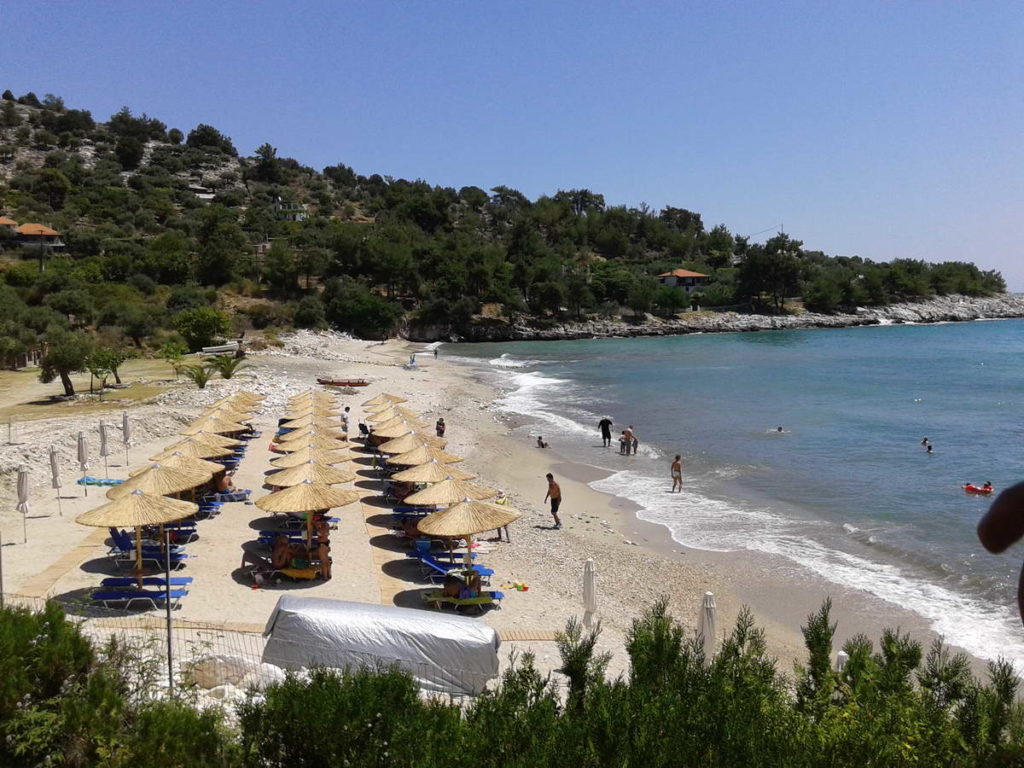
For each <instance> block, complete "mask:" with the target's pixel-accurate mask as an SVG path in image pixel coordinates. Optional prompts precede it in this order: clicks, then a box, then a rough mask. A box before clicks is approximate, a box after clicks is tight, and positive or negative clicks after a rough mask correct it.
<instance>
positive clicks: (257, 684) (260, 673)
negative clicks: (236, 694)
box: [239, 664, 285, 691]
mask: <svg viewBox="0 0 1024 768" xmlns="http://www.w3.org/2000/svg"><path fill="white" fill-rule="evenodd" d="M284 679H285V673H284V670H283V669H281V668H280V667H275V666H274V665H273V664H260V665H259V666H258V667H257V668H256V669H254V670H252V671H251V672H249V673H248V674H246V676H245V677H243V678H242V681H241V682H240V683H239V687H240V688H243V689H245V690H248V689H249V688H256V689H257V690H261V691H262V690H263V689H264V688H266V687H267V686H268V685H274V684H276V683H283V682H284Z"/></svg>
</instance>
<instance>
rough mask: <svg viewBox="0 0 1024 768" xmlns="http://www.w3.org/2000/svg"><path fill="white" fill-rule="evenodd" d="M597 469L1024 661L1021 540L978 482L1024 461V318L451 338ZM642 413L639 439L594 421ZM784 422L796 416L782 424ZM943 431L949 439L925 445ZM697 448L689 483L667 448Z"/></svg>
mask: <svg viewBox="0 0 1024 768" xmlns="http://www.w3.org/2000/svg"><path fill="white" fill-rule="evenodd" d="M442 352H443V354H444V356H446V357H448V358H449V359H451V360H453V361H456V362H461V363H463V364H467V365H472V366H474V367H476V368H477V369H478V370H479V371H480V372H481V373H482V375H483V376H484V377H485V378H486V379H487V380H488V381H489V382H491V383H495V384H497V385H498V386H499V387H500V388H501V389H502V391H503V392H504V396H503V397H502V398H501V399H500V401H499V402H498V407H499V408H500V409H502V410H504V411H506V412H509V413H515V414H519V415H522V416H525V417H527V419H528V423H527V424H526V426H524V427H522V430H524V431H525V432H528V433H529V434H530V435H536V434H542V435H543V436H544V438H545V440H547V441H549V442H550V443H551V445H552V446H553V447H554V448H556V449H557V450H558V451H559V452H560V453H562V454H563V455H565V456H566V457H567V458H570V459H572V460H575V461H580V462H585V463H587V464H591V465H594V466H598V467H602V468H605V469H609V470H611V471H612V472H613V474H612V475H611V476H610V477H608V478H606V479H604V480H600V481H598V482H596V483H594V484H593V486H594V487H595V488H597V489H598V490H601V491H605V492H608V493H612V494H615V495H618V496H622V497H626V498H629V499H631V500H632V501H634V502H636V503H637V504H638V505H640V506H641V507H642V509H641V511H640V512H639V513H638V514H639V516H640V517H642V518H644V519H646V520H649V521H653V522H658V523H661V524H663V525H665V526H666V527H667V528H668V530H669V531H670V532H671V535H672V537H673V538H674V539H675V540H676V541H678V542H679V543H680V544H683V545H686V546H689V547H694V548H698V549H707V550H717V551H735V550H752V551H755V552H757V551H760V552H768V553H773V554H777V555H781V556H784V557H786V558H789V559H790V560H791V561H793V562H794V563H796V564H798V565H799V566H801V567H803V568H806V569H808V570H809V571H811V572H813V573H815V574H817V575H819V576H821V577H824V578H825V579H828V580H831V581H833V582H835V583H837V584H841V585H843V586H845V587H852V588H855V589H861V590H865V591H867V592H869V593H871V594H873V595H875V596H877V597H879V598H881V599H883V600H886V601H889V602H891V603H893V604H894V605H897V606H900V607H902V608H906V609H909V610H911V611H914V612H916V613H917V614H919V615H921V616H922V617H924V618H925V619H926V620H927V621H928V623H930V625H931V626H932V627H933V628H934V629H935V630H936V631H937V632H938V633H940V634H942V635H945V636H946V638H947V639H948V640H950V641H951V642H955V643H956V644H957V645H960V646H962V647H964V648H966V649H967V650H969V651H970V652H972V653H974V654H975V655H978V656H981V657H983V658H996V657H998V656H1003V657H1006V658H1009V659H1011V660H1013V661H1014V662H1015V663H1017V664H1018V667H1024V629H1022V627H1021V622H1020V619H1019V618H1018V616H1017V609H1016V600H1015V593H1016V581H1017V571H1018V569H1019V568H1020V565H1021V562H1020V561H1021V550H1020V548H1016V549H1015V550H1013V551H1011V552H1010V553H1008V554H1004V555H1002V556H998V557H997V556H993V555H989V554H988V553H986V552H985V551H984V550H983V549H982V548H981V546H980V545H979V544H978V541H977V537H976V535H975V532H974V529H975V526H976V524H977V521H978V518H979V517H980V516H981V514H983V512H984V511H985V509H986V508H987V506H988V503H989V500H988V499H985V498H984V497H978V496H971V495H968V494H966V493H964V492H963V491H962V490H961V485H962V484H963V483H964V482H973V483H977V484H981V483H984V482H985V481H986V480H990V481H991V482H992V483H993V484H994V485H995V486H996V488H997V489H1001V488H1005V487H1006V486H1008V485H1011V484H1013V483H1015V482H1017V481H1020V480H1024V465H1022V463H1021V453H1022V436H1024V429H1022V424H1021V411H1022V407H1024V321H1020V320H1009V321H998V322H974V323H957V324H945V325H893V326H881V327H879V326H876V327H869V328H851V329H844V330H813V331H774V332H761V333H740V334H707V335H690V336H676V337H669V338H640V339H594V340H586V341H565V342H516V343H503V344H458V345H445V346H444V347H443V348H442ZM605 415H607V416H609V417H610V418H611V419H612V421H613V422H614V423H615V434H616V435H617V434H618V431H619V430H621V429H623V428H625V427H626V426H627V425H629V424H632V425H634V426H635V431H636V433H637V435H638V437H639V438H640V440H641V444H640V452H639V455H637V456H630V457H625V456H620V455H619V453H618V448H617V446H616V447H613V448H612V449H611V450H605V449H603V448H602V447H601V440H600V438H599V434H598V430H597V422H598V421H599V420H600V419H601V418H602V417H603V416H605ZM780 425H781V426H782V427H783V428H784V430H785V432H784V433H782V434H778V433H777V431H776V430H775V428H776V427H777V426H780ZM925 436H927V437H928V438H930V440H931V442H932V444H933V445H934V453H933V454H931V455H929V454H927V453H926V452H925V450H924V448H922V447H921V445H920V443H921V440H922V438H923V437H925ZM675 453H681V454H682V456H683V462H684V477H685V492H684V493H682V494H676V495H671V494H669V493H667V491H668V489H669V488H670V487H671V481H670V479H669V478H668V468H669V463H670V461H671V457H672V455H673V454H675Z"/></svg>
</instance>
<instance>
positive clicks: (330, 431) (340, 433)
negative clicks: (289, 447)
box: [284, 426, 346, 440]
mask: <svg viewBox="0 0 1024 768" xmlns="http://www.w3.org/2000/svg"><path fill="white" fill-rule="evenodd" d="M307 435H319V436H320V437H346V433H345V430H343V429H337V428H331V427H324V426H308V427H299V428H297V429H293V430H292V431H291V432H289V433H288V434H287V435H284V437H287V438H288V439H289V440H294V439H295V438H298V437H306V436H307Z"/></svg>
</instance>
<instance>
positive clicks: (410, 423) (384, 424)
mask: <svg viewBox="0 0 1024 768" xmlns="http://www.w3.org/2000/svg"><path fill="white" fill-rule="evenodd" d="M403 425H404V426H407V427H411V428H412V429H414V430H416V431H417V432H418V431H419V430H421V429H423V428H424V427H426V426H427V422H425V421H423V420H421V419H407V418H406V417H405V416H392V417H391V418H390V419H386V420H385V421H381V422H377V424H375V425H374V427H373V431H374V432H379V431H380V430H382V429H390V428H391V427H401V426H403Z"/></svg>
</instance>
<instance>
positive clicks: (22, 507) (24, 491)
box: [15, 464, 28, 544]
mask: <svg viewBox="0 0 1024 768" xmlns="http://www.w3.org/2000/svg"><path fill="white" fill-rule="evenodd" d="M15 509H17V510H18V511H19V512H21V528H22V533H23V534H24V537H25V543H26V544H27V543H28V523H27V522H26V520H27V518H28V467H26V466H25V465H24V464H22V465H21V466H20V467H18V505H17V506H16V507H15Z"/></svg>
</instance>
